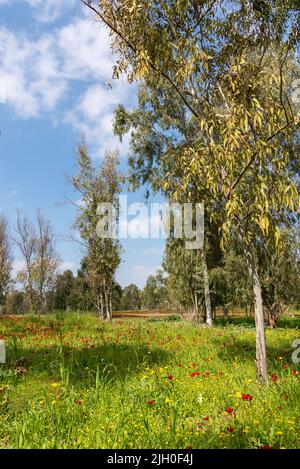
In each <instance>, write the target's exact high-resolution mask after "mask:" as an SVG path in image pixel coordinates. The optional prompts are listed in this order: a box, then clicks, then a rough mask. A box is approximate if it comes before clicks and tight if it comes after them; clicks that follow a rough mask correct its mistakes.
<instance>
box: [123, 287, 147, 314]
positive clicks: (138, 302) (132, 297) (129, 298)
mask: <svg viewBox="0 0 300 469" xmlns="http://www.w3.org/2000/svg"><path fill="white" fill-rule="evenodd" d="M141 306H142V295H141V291H140V289H139V288H138V287H137V286H136V285H135V284H134V283H131V284H130V285H127V287H124V288H123V292H122V301H121V308H122V309H123V310H124V311H130V310H136V309H140V308H141Z"/></svg>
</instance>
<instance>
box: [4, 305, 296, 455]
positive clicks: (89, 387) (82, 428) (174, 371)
mask: <svg viewBox="0 0 300 469" xmlns="http://www.w3.org/2000/svg"><path fill="white" fill-rule="evenodd" d="M281 326H283V327H280V328H279V329H278V330H276V331H273V330H268V331H267V343H268V358H269V372H270V376H271V375H276V376H277V377H278V379H277V381H276V382H274V381H272V380H271V381H270V385H269V386H261V385H259V384H258V383H257V382H256V379H255V370H254V355H255V332H254V328H253V322H252V320H249V319H245V320H244V319H243V318H239V319H238V320H236V321H234V320H232V319H231V320H229V321H227V322H226V323H225V322H224V321H221V320H220V321H218V322H217V325H216V327H214V328H213V329H211V330H209V329H207V328H205V327H203V326H198V327H196V326H194V325H193V324H191V323H188V322H182V321H151V320H148V321H147V320H144V321H140V320H133V321H131V320H115V321H114V322H113V323H112V324H106V323H105V324H103V323H99V322H98V320H97V319H96V318H95V317H93V316H89V315H77V314H68V315H66V316H62V315H56V316H54V315H53V316H47V317H36V316H26V317H11V318H10V317H6V318H1V319H0V337H2V338H5V341H6V344H7V355H8V362H7V364H6V365H0V448H187V447H189V448H190V447H191V448H259V447H261V446H264V445H270V446H272V447H274V448H299V446H300V425H299V415H300V399H299V391H300V387H299V384H300V380H299V376H300V373H299V375H297V374H296V372H297V371H300V367H299V365H294V364H293V363H292V362H291V355H292V352H293V349H292V348H291V344H292V342H293V341H294V340H295V339H299V338H300V331H299V329H297V327H299V319H286V320H284V321H283V323H282V324H281ZM293 370H294V373H293ZM195 372H197V373H196V374H195V375H194V376H193V377H192V374H193V373H195ZM243 393H244V394H250V395H251V396H252V400H251V401H245V400H243V399H242V394H243ZM230 408H231V409H232V411H231V409H230ZM226 409H227V410H228V411H226ZM229 412H231V413H229Z"/></svg>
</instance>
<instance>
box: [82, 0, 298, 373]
mask: <svg viewBox="0 0 300 469" xmlns="http://www.w3.org/2000/svg"><path fill="white" fill-rule="evenodd" d="M84 3H86V5H87V6H88V7H89V8H90V9H92V10H93V11H94V12H95V13H96V15H97V17H98V19H100V20H101V21H103V22H104V23H105V24H106V26H107V27H108V28H109V30H110V33H111V35H112V45H113V49H114V50H115V51H116V52H117V57H118V59H117V62H116V65H115V69H114V74H115V76H116V77H118V76H119V74H121V73H123V72H125V73H126V74H127V76H128V79H129V80H130V81H132V80H134V79H140V80H142V81H144V82H145V83H146V85H147V86H148V87H150V88H152V89H154V88H156V86H157V83H158V80H162V81H163V83H164V87H163V89H164V94H165V95H167V96H169V97H170V95H173V96H174V94H175V95H177V98H178V100H180V102H181V103H182V106H183V107H185V108H186V109H187V111H188V113H189V115H190V117H191V119H193V120H194V121H195V125H196V126H197V128H199V129H200V130H201V132H202V138H201V139H199V140H196V141H195V142H194V143H193V144H189V145H187V146H184V145H183V146H182V145H180V144H179V145H177V146H176V148H175V149H174V148H172V149H170V150H169V152H168V156H169V157H171V158H172V159H173V160H174V163H175V164H174V172H176V168H178V167H180V169H181V170H182V167H184V168H185V170H186V171H185V177H184V179H183V180H182V179H181V180H180V181H179V183H178V185H177V187H176V189H175V191H176V192H177V193H181V194H182V193H183V192H186V191H187V190H188V188H189V185H190V184H191V182H192V181H193V180H195V179H196V180H197V181H198V195H199V196H200V197H201V199H202V200H203V201H204V202H206V203H207V204H212V201H217V202H218V205H219V211H218V214H216V215H217V216H218V217H219V218H221V220H222V222H223V223H222V232H223V238H224V240H225V241H226V238H228V237H229V234H232V233H234V235H235V236H236V237H238V239H239V240H240V242H241V244H242V246H243V250H244V255H245V258H246V260H247V265H248V270H249V276H250V279H251V282H252V286H253V294H254V304H255V319H256V367H257V375H258V378H259V379H260V380H262V381H264V382H267V381H268V371H267V358H266V345H265V332H264V318H263V301H262V291H261V284H260V279H259V275H258V266H257V262H256V257H255V255H254V246H255V243H256V242H257V240H258V239H259V238H260V237H261V236H262V237H265V238H269V239H274V242H275V244H278V242H279V238H280V218H281V214H286V213H287V212H288V211H290V212H295V211H297V210H298V209H299V196H298V191H297V187H296V186H295V182H294V174H292V173H291V171H290V165H289V163H290V161H291V155H290V152H289V151H288V150H287V147H286V145H284V142H285V143H290V144H291V143H292V138H293V135H294V132H295V131H296V130H298V125H299V118H298V116H297V115H296V113H295V109H294V108H293V106H292V103H291V100H290V99H289V96H290V92H289V88H288V86H287V84H288V82H289V78H290V77H291V75H292V76H293V75H294V76H295V70H294V69H293V56H292V52H293V51H294V49H295V45H296V43H297V42H298V29H297V26H298V20H299V12H298V10H297V9H293V8H292V7H293V5H292V4H291V2H284V5H285V7H286V8H282V7H281V6H280V2H277V1H275V0H274V2H272V3H271V8H270V9H268V8H267V3H266V2H263V4H264V7H265V8H262V9H261V8H259V7H258V3H257V2H247V1H244V0H240V1H235V2H232V8H230V9H228V2H226V1H225V0H224V1H221V0H219V1H204V2H201V3H199V2H198V1H186V0H173V1H172V0H170V1H167V0H165V1H163V0H162V1H157V2H152V1H151V2H145V1H142V0H141V1H137V2H132V1H131V0H125V1H123V2H114V1H111V0H103V1H100V2H98V4H97V3H94V2H93V1H89V2H84ZM274 51H276V55H275V56H274ZM200 110H201V111H200ZM175 191H174V192H175ZM210 213H212V212H210ZM223 246H224V247H225V243H223Z"/></svg>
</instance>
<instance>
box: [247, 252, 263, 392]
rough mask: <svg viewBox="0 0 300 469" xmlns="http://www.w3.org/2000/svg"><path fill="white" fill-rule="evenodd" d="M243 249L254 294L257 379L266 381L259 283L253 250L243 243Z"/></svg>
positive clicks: (261, 301)
mask: <svg viewBox="0 0 300 469" xmlns="http://www.w3.org/2000/svg"><path fill="white" fill-rule="evenodd" d="M244 251H245V255H246V260H247V265H248V270H249V275H250V278H251V282H252V287H253V294H254V314H255V327H256V360H255V361H256V372H257V377H258V379H259V380H260V381H261V382H264V383H267V382H268V381H269V378H268V365H267V353H266V337H265V324H264V310H263V300H262V292H261V285H260V280H259V276H258V272H257V267H256V262H255V257H254V255H253V252H252V250H251V249H250V248H249V247H248V246H246V245H244Z"/></svg>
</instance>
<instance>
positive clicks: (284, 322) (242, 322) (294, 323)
mask: <svg viewBox="0 0 300 469" xmlns="http://www.w3.org/2000/svg"><path fill="white" fill-rule="evenodd" d="M215 325H219V326H228V325H234V326H242V327H246V328H252V327H255V319H254V318H252V317H249V316H248V317H247V316H244V317H241V318H234V317H228V318H226V319H225V318H218V319H216V320H215ZM278 328H281V329H298V328H299V329H300V318H299V317H296V316H295V317H283V318H281V319H280V320H279V323H278ZM275 330H276V329H275Z"/></svg>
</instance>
